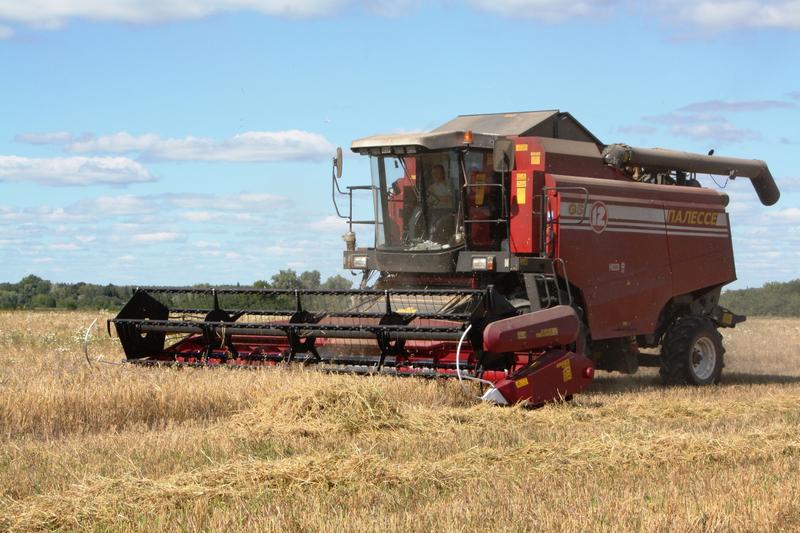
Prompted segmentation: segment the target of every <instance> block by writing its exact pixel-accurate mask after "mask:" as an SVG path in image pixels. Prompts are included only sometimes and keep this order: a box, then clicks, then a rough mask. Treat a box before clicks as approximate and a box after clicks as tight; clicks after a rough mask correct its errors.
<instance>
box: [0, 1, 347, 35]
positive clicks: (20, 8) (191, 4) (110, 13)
mask: <svg viewBox="0 0 800 533" xmlns="http://www.w3.org/2000/svg"><path fill="white" fill-rule="evenodd" d="M345 3H347V2H346V1H345V0H160V1H157V0H145V1H142V0H114V1H110V2H104V1H98V0H59V1H57V2H53V1H49V0H26V1H25V2H18V1H15V0H11V1H4V2H0V19H4V20H9V21H14V22H22V23H26V24H30V25H31V26H34V27H37V28H39V29H57V28H60V27H62V26H63V25H64V24H65V23H66V21H68V20H69V19H72V18H82V19H88V20H95V21H111V22H133V23H141V24H152V23H159V22H166V21H173V20H186V19H198V18H203V17H207V16H209V15H214V14H216V13H225V12H237V11H254V12H257V13H263V14H265V15H273V16H284V17H313V16H323V15H330V14H335V13H336V11H337V10H338V8H340V7H341V6H342V5H343V4H345Z"/></svg>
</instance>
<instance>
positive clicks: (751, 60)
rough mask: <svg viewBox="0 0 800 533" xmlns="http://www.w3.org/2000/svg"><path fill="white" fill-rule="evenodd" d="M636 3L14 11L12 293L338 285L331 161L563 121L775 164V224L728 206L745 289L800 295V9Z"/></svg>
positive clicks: (0, 175)
mask: <svg viewBox="0 0 800 533" xmlns="http://www.w3.org/2000/svg"><path fill="white" fill-rule="evenodd" d="M641 5H642V3H637V2H633V1H632V0H582V1H577V2H560V1H557V0H493V1H489V0H473V1H466V2H457V1H447V0H440V1H431V2H421V1H413V0H399V1H396V2H389V1H380V0H293V1H287V0H188V1H181V2H178V1H175V0H161V1H158V2H156V1H138V2H134V1H116V2H115V1H107V2H101V1H98V0H61V1H59V2H55V3H54V2H46V1H44V0H38V1H33V0H31V1H27V2H24V3H21V2H16V1H6V0H0V71H1V72H2V73H3V76H2V78H1V79H2V83H0V109H2V120H0V191H2V195H1V196H0V231H1V232H2V233H0V265H1V266H0V280H3V281H16V280H18V279H20V278H21V277H22V276H24V275H26V274H29V273H35V274H37V275H40V276H42V277H45V278H48V279H51V280H54V281H70V282H74V281H89V282H98V283H107V282H113V283H126V284H136V283H142V284H186V283H196V282H211V283H232V282H242V283H250V282H252V281H254V280H256V279H263V278H268V277H269V276H271V275H272V274H273V273H275V272H277V271H278V270H279V269H282V268H294V269H296V270H306V269H318V270H320V271H321V272H322V273H323V275H324V276H327V275H332V274H335V273H343V272H342V271H341V268H340V267H341V250H342V248H343V242H342V240H341V234H342V231H343V229H342V226H341V224H339V223H337V222H336V220H335V219H334V217H332V214H333V208H332V206H331V203H330V157H331V155H332V153H333V150H334V148H335V146H337V145H342V146H344V147H348V146H349V144H350V142H351V141H352V140H353V139H355V138H359V137H364V136H367V135H371V134H374V133H387V132H393V131H407V130H426V129H430V128H433V127H436V126H437V125H439V124H441V123H443V122H445V121H447V120H448V119H450V118H452V117H453V116H455V115H458V114H463V113H484V112H504V111H526V110H536V109H555V108H557V109H561V110H563V111H569V112H570V113H572V114H573V115H574V116H575V117H576V118H578V120H580V121H581V122H582V123H583V124H584V125H585V126H587V127H588V128H589V129H590V130H591V131H592V132H593V133H595V135H597V136H598V137H599V138H600V139H601V140H603V141H604V142H607V143H611V142H625V143H628V144H631V145H635V146H636V145H639V146H663V147H668V148H675V149H682V150H690V151H697V152H705V151H707V150H708V149H710V148H714V149H715V150H716V153H717V154H720V155H730V156H738V157H748V158H760V159H764V160H766V161H767V162H768V163H769V165H770V168H771V170H772V173H773V175H774V176H775V177H776V180H777V182H778V184H779V187H780V188H781V190H782V197H781V201H780V202H779V203H778V204H777V205H775V206H772V207H769V208H766V207H763V206H761V205H760V204H759V203H758V201H757V199H756V197H755V194H754V192H753V190H752V188H751V187H750V184H749V182H747V180H738V181H736V182H735V183H729V184H728V185H727V190H728V191H729V194H730V195H731V198H732V203H731V213H732V218H733V224H734V228H733V229H734V248H735V252H736V259H737V269H738V275H739V281H737V282H736V283H735V284H734V285H733V287H745V286H754V285H760V284H761V283H763V282H764V281H768V280H787V279H793V278H797V277H800V267H799V266H798V265H799V264H800V169H798V165H797V162H796V159H797V158H796V157H795V154H796V153H797V151H798V148H800V131H798V127H797V124H798V121H799V120H800V60H798V51H800V2H796V1H782V0H775V1H768V0H737V1H722V0H707V1H700V2H692V1H689V0H658V1H655V2H648V3H647V6H648V7H647V8H643V7H641ZM368 179H369V170H368V165H367V164H366V162H365V161H363V160H361V158H358V157H355V156H352V157H348V158H347V159H346V161H345V182H346V183H348V184H358V183H364V182H367V181H368ZM718 181H719V182H720V183H722V181H723V180H718ZM706 182H707V183H709V184H710V185H712V186H713V183H711V182H710V181H708V180H706ZM359 242H360V243H361V244H370V243H371V236H370V235H368V232H366V231H361V232H360V234H359ZM344 274H345V275H347V274H346V273H344Z"/></svg>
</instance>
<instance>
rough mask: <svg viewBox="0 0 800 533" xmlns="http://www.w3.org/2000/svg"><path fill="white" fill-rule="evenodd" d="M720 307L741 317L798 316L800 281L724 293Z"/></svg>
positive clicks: (768, 283)
mask: <svg viewBox="0 0 800 533" xmlns="http://www.w3.org/2000/svg"><path fill="white" fill-rule="evenodd" d="M720 305H721V306H723V307H727V308H728V309H730V310H731V311H733V312H734V313H738V314H742V315H769V316H800V279H795V280H792V281H786V282H779V281H770V282H767V283H765V284H764V286H762V287H758V288H752V289H738V290H735V291H725V292H723V293H722V296H721V297H720Z"/></svg>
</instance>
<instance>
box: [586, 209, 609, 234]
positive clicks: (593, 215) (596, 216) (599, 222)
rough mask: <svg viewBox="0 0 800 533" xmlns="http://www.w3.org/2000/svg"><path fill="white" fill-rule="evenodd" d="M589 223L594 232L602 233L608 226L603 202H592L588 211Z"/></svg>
mask: <svg viewBox="0 0 800 533" xmlns="http://www.w3.org/2000/svg"><path fill="white" fill-rule="evenodd" d="M589 224H591V226H592V229H593V230H594V232H595V233H603V231H604V230H605V229H606V226H608V209H606V204H604V203H603V202H595V203H594V204H592V210H591V211H589Z"/></svg>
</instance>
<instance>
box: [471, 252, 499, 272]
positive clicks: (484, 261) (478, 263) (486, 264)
mask: <svg viewBox="0 0 800 533" xmlns="http://www.w3.org/2000/svg"><path fill="white" fill-rule="evenodd" d="M472 270H494V256H493V255H490V256H487V257H473V258H472Z"/></svg>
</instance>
